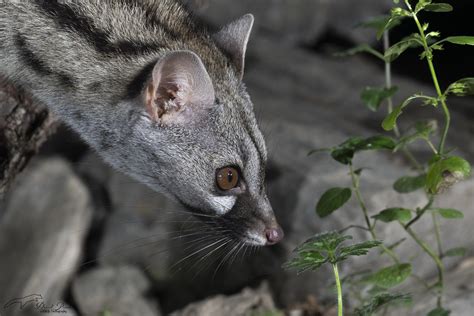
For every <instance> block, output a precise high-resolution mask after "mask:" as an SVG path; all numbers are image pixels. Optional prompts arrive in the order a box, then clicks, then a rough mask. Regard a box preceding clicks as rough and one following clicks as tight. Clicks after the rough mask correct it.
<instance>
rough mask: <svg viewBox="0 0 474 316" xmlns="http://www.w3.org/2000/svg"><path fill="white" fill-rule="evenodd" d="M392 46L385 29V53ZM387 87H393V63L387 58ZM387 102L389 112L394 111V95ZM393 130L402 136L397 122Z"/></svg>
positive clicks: (396, 134)
mask: <svg viewBox="0 0 474 316" xmlns="http://www.w3.org/2000/svg"><path fill="white" fill-rule="evenodd" d="M389 47H390V37H389V33H388V31H387V30H386V31H384V32H383V51H384V53H385V52H386V51H387V50H388V48H389ZM385 87H386V88H387V89H390V88H391V87H392V64H391V63H390V61H388V60H385ZM387 103H388V113H389V114H390V113H392V111H393V101H392V97H391V96H390V97H388V99H387ZM393 131H394V133H395V136H397V138H399V137H400V131H399V130H398V125H397V124H396V123H395V127H394V128H393Z"/></svg>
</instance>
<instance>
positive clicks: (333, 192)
mask: <svg viewBox="0 0 474 316" xmlns="http://www.w3.org/2000/svg"><path fill="white" fill-rule="evenodd" d="M351 195H352V191H351V189H349V188H332V189H329V190H327V191H326V192H324V194H323V195H322V196H321V198H320V199H319V201H318V204H317V205H316V213H318V215H319V216H320V217H326V216H328V215H329V214H331V213H332V212H334V211H335V210H337V209H338V208H340V207H341V206H343V205H344V204H346V202H347V201H349V199H350V198H351Z"/></svg>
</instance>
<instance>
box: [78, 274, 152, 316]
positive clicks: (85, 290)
mask: <svg viewBox="0 0 474 316" xmlns="http://www.w3.org/2000/svg"><path fill="white" fill-rule="evenodd" d="M150 286H151V284H150V282H149V281H148V280H147V278H146V277H145V275H144V274H143V273H142V272H141V271H140V270H139V269H137V268H136V267H133V266H117V267H99V268H95V269H93V270H89V271H87V272H85V273H83V274H81V275H79V277H78V278H77V279H76V280H74V282H73V286H72V293H73V296H74V300H75V302H76V304H77V305H78V306H79V309H80V311H81V313H82V314H83V315H99V314H100V313H101V312H105V311H107V312H109V313H110V314H111V315H114V316H132V315H141V316H159V315H161V313H160V311H159V309H158V305H157V303H156V302H154V301H151V300H148V299H146V298H145V295H146V294H147V292H148V291H149V290H150Z"/></svg>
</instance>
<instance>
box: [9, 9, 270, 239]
mask: <svg viewBox="0 0 474 316" xmlns="http://www.w3.org/2000/svg"><path fill="white" fill-rule="evenodd" d="M252 23H253V17H252V16H250V15H246V16H244V17H243V18H242V19H241V20H239V21H237V22H234V23H233V24H231V25H230V27H228V28H224V29H223V31H221V32H220V33H218V35H217V36H215V37H213V36H212V35H211V34H210V33H208V32H207V31H206V30H205V29H204V28H203V27H201V26H199V25H198V24H197V23H196V22H194V20H193V19H192V17H191V14H190V13H189V12H187V11H186V10H185V9H184V8H183V6H182V5H181V4H180V3H179V2H178V1H176V0H156V1H153V0H143V1H139V0H102V1H98V0H80V1H77V0H76V1H53V0H51V1H44V0H29V1H13V0H12V1H6V2H2V4H0V43H2V45H1V46H0V63H1V64H0V72H1V73H2V75H4V76H6V77H8V78H9V79H10V80H12V81H13V82H15V83H17V84H19V85H21V86H23V87H25V88H26V89H28V90H30V91H31V92H32V94H33V95H34V97H35V98H37V99H38V100H40V101H42V102H43V103H45V104H46V105H47V106H48V107H50V108H51V110H53V111H54V112H55V113H57V115H58V116H60V117H61V118H62V119H63V120H64V121H65V122H66V123H67V124H68V125H70V126H71V127H72V128H73V129H75V130H76V131H77V132H78V133H79V134H80V135H81V136H82V137H83V138H84V140H85V141H86V142H87V143H89V144H90V145H91V146H92V147H93V148H95V149H96V150H97V151H98V152H99V153H100V155H101V156H102V157H103V158H104V159H105V160H106V161H108V162H109V163H110V164H112V165H113V166H115V167H116V168H117V169H119V170H121V171H123V172H125V173H127V174H129V175H130V176H132V177H134V178H136V179H137V180H139V181H141V182H143V183H145V184H147V185H149V186H150V187H151V188H153V189H154V190H157V191H161V192H164V193H166V194H168V195H170V196H172V197H174V198H176V199H177V200H179V201H180V202H181V203H183V204H184V205H186V206H187V207H188V208H190V209H191V210H193V211H195V212H201V213H206V214H210V215H219V216H217V217H213V218H215V220H214V222H215V223H216V224H219V225H224V226H226V227H227V228H229V229H231V230H232V231H233V234H234V235H235V236H236V237H238V238H240V239H242V240H244V241H246V242H248V243H253V244H259V245H262V244H265V242H266V239H265V233H264V230H265V229H266V228H271V227H273V228H274V227H277V224H276V221H275V218H274V215H273V211H272V208H271V206H270V203H269V201H268V199H267V197H266V194H265V185H264V177H265V162H266V159H267V154H266V148H265V142H264V139H263V137H262V134H261V133H260V131H259V129H258V126H257V122H256V120H255V116H254V113H253V105H252V102H251V100H250V97H249V96H248V94H247V92H246V90H245V87H244V85H243V84H242V82H241V75H242V70H243V56H244V54H245V48H246V44H247V40H248V36H249V33H250V29H251V24H252ZM213 38H217V41H214V39H213ZM177 51H188V52H192V53H194V54H195V55H197V56H199V57H198V58H200V59H201V61H202V64H203V65H204V67H205V71H207V73H208V76H209V78H210V80H211V81H212V87H213V93H214V94H215V101H214V100H213V101H212V104H205V107H200V110H199V113H200V115H189V116H187V117H181V119H180V121H179V123H178V122H177V121H176V122H175V121H173V120H171V121H168V122H165V121H157V120H156V119H152V118H151V117H150V115H149V114H148V113H147V112H146V111H145V106H144V95H145V91H146V87H147V84H148V83H149V82H150V81H152V80H153V79H152V77H151V74H152V70H153V68H154V65H156V64H157V62H158V61H160V60H161V59H162V58H163V57H164V56H166V55H168V54H173V53H174V52H177ZM191 68H192V67H191ZM189 71H193V70H189ZM186 107H187V110H188V111H191V113H194V112H197V110H196V109H197V106H195V104H186ZM176 117H179V115H177V116H176ZM229 165H235V166H239V167H240V168H241V170H242V177H243V179H244V182H245V188H246V189H245V192H244V193H242V194H240V195H238V196H235V197H229V196H225V195H222V193H219V192H218V190H217V189H216V185H215V172H216V169H218V168H221V167H224V166H229ZM220 204H224V206H219V205H220ZM229 205H230V207H231V209H226V208H228V207H229Z"/></svg>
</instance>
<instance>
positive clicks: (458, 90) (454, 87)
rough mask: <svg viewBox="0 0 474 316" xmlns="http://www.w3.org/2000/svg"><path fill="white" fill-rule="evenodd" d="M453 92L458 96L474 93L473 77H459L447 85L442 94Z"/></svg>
mask: <svg viewBox="0 0 474 316" xmlns="http://www.w3.org/2000/svg"><path fill="white" fill-rule="evenodd" d="M448 94H454V95H457V96H460V97H463V96H466V95H473V94H474V78H464V79H460V80H458V81H456V82H454V83H452V84H450V85H449V87H448V89H446V91H445V92H444V95H448Z"/></svg>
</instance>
